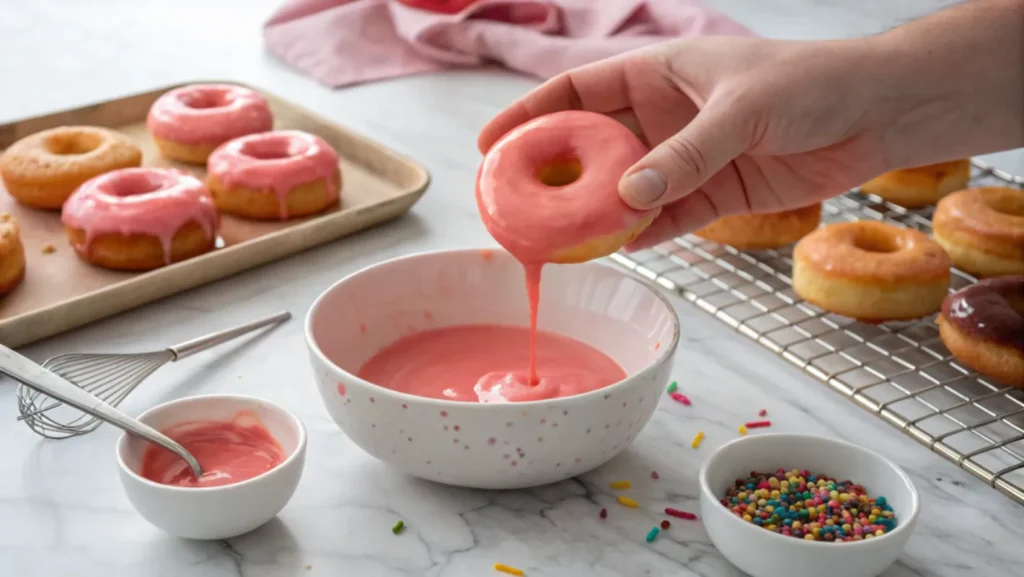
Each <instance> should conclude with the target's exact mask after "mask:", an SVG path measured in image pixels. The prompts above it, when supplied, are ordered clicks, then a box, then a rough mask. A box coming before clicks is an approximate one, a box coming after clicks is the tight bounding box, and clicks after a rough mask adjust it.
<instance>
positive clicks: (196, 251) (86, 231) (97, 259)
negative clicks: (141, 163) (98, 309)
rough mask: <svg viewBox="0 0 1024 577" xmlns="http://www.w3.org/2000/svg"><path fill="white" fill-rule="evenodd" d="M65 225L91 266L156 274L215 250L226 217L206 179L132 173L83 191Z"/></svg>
mask: <svg viewBox="0 0 1024 577" xmlns="http://www.w3.org/2000/svg"><path fill="white" fill-rule="evenodd" d="M61 220H62V221H63V222H64V226H65V228H66V229H67V233H68V239H69V240H70V242H71V246H72V247H74V249H75V252H76V253H78V256H79V257H81V258H82V259H83V260H85V261H86V262H89V263H92V264H94V265H97V266H101V267H105V268H110V269H118V270H133V271H142V270H151V269H155V268H159V267H161V266H164V265H168V264H171V263H173V262H178V261H181V260H185V259H188V258H192V257H194V256H197V255H200V254H202V253H204V252H207V251H209V250H211V249H212V248H213V247H214V245H215V243H216V240H217V229H218V228H219V226H220V217H219V216H218V214H217V209H216V207H215V206H214V205H213V200H211V199H210V194H209V190H207V188H206V185H204V184H203V182H202V181H201V180H199V179H198V178H196V177H195V176H192V175H191V174H189V173H187V172H185V171H182V170H178V169H174V168H126V169H122V170H118V171H114V172H110V173H107V174H104V175H101V176H98V177H96V178H94V179H92V180H90V181H88V182H86V183H85V184H83V185H82V186H81V187H79V189H78V190H76V191H75V193H74V194H73V195H71V198H69V199H68V201H67V203H65V204H64V211H63V213H62V215H61Z"/></svg>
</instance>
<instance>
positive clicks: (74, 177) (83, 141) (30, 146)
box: [0, 126, 142, 210]
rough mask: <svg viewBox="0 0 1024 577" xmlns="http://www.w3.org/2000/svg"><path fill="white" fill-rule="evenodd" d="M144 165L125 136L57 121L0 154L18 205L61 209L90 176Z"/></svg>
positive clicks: (6, 182)
mask: <svg viewBox="0 0 1024 577" xmlns="http://www.w3.org/2000/svg"><path fill="white" fill-rule="evenodd" d="M141 164H142V150H141V149H139V147H138V146H135V144H133V143H132V141H131V140H129V139H128V137H127V136H125V135H123V134H121V133H120V132H116V131H114V130H110V129H108V128H100V127H96V126H59V127H57V128H51V129H49V130H44V131H42V132H37V133H35V134H32V135H29V136H26V137H25V138H22V139H21V140H19V141H17V142H15V143H14V144H12V145H11V146H10V147H9V148H8V149H7V150H6V151H5V152H4V153H3V156H0V175H2V177H3V181H4V186H5V187H6V188H7V192H9V193H11V196H13V197H14V198H15V199H17V201H18V202H20V203H21V204H24V205H26V206H31V207H34V208H42V209H49V210H59V209H60V207H61V206H62V205H63V204H64V201H66V200H67V199H68V197H69V196H71V193H72V192H74V191H75V189H76V188H78V186H79V185H81V184H82V183H83V182H85V181H87V180H89V179H90V178H92V177H94V176H97V175H100V174H103V173H104V172H110V171H111V170H117V169H118V168H128V167H132V166H139V165H141Z"/></svg>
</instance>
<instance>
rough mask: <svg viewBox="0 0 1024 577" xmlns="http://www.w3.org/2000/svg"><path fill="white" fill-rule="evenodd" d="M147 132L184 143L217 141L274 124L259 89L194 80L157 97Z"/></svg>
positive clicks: (262, 130)
mask: <svg viewBox="0 0 1024 577" xmlns="http://www.w3.org/2000/svg"><path fill="white" fill-rule="evenodd" d="M146 127H147V128H148V129H149V132H150V133H151V134H152V135H153V136H155V137H157V138H161V139H164V140H171V141H174V142H182V143H186V144H217V143H221V142H224V141H226V140H230V139H232V138H235V137H238V136H243V135H246V134H253V133H256V132H265V131H267V130H270V129H272V128H273V127H274V118H273V115H272V114H271V112H270V106H269V105H268V104H267V101H266V100H265V99H264V98H263V96H261V95H260V94H259V93H258V92H255V91H252V90H249V89H248V88H242V87H241V86H232V85H229V84H194V85H191V86H183V87H181V88H176V89H174V90H171V91H169V92H167V93H165V94H163V95H162V96H160V98H158V99H157V100H156V102H154V103H153V106H152V107H150V109H149V115H148V116H147V117H146Z"/></svg>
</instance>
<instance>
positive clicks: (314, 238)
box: [0, 81, 430, 347]
mask: <svg viewBox="0 0 1024 577" xmlns="http://www.w3.org/2000/svg"><path fill="white" fill-rule="evenodd" d="M202 82H204V83H205V82H208V81H202ZM209 82H218V83H222V82H223V83H229V84H236V85H240V86H245V85H244V84H240V83H237V82H230V81H209ZM185 84H192V83H191V82H190V83H182V84H175V85H173V86H167V87H165V88H161V89H159V90H153V91H150V92H145V93H142V94H135V95H132V96H126V97H123V98H116V99H113V100H107V101H104V102H99V103H96V104H91V105H88V106H82V107H80V108H75V109H73V110H66V111H63V112H57V113H54V114H48V115H46V116H39V117H35V118H29V119H25V120H19V121H16V122H11V123H8V124H4V125H0V150H2V149H4V148H6V147H8V146H10V145H11V144H12V143H14V142H15V141H17V140H19V139H21V138H23V137H25V136H28V135H30V134H33V133H35V132H39V131H41V130H45V129H48V128H53V127H56V126H63V125H92V126H104V127H108V128H113V129H116V130H119V131H121V132H123V133H125V134H126V135H128V136H129V137H130V138H131V139H132V140H133V141H134V142H135V144H137V145H138V146H139V147H141V148H142V151H143V166H173V167H177V168H181V169H184V170H188V171H190V172H192V173H194V174H196V175H197V176H199V177H201V178H205V176H206V170H205V168H204V167H198V166H193V165H186V164H180V163H176V162H174V161H170V160H167V159H165V158H163V157H161V156H160V154H159V153H158V152H157V150H156V147H155V145H154V144H153V141H152V139H151V138H150V136H149V133H148V131H147V130H146V114H147V113H148V112H149V107H150V105H152V104H153V102H154V101H155V100H156V99H157V98H158V97H159V96H160V95H161V94H163V93H164V92H166V91H168V90H171V89H173V88H177V87H178V86H183V85H185ZM250 88H252V89H253V90H257V91H258V92H260V93H261V94H263V95H264V96H265V97H266V99H267V101H268V103H269V104H270V108H271V110H272V111H273V113H274V128H275V129H296V130H303V131H306V132H310V133H313V134H316V135H319V136H320V137H321V138H323V139H324V140H326V141H327V142H328V143H330V144H331V145H332V146H333V147H334V148H335V149H336V150H337V151H338V156H339V157H340V159H341V160H340V166H341V171H342V192H341V197H342V199H341V203H340V204H339V205H338V206H336V207H335V208H333V209H330V210H328V211H327V212H324V213H320V214H318V215H314V216H310V217H306V218H301V219H294V220H290V221H285V222H280V221H274V222H266V221H253V220H246V219H241V218H237V217H233V216H230V215H223V217H222V219H223V220H222V225H221V230H220V234H219V238H218V239H217V248H216V249H214V250H213V251H211V252H209V253H206V254H204V255H201V256H198V257H195V258H192V259H189V260H185V261H182V262H178V263H175V264H172V265H169V266H166V267H163V268H159V269H156V270H153V271H149V272H144V273H130V272H118V271H111V270H106V269H102V268H99V267H95V266H92V265H89V264H88V263H85V262H84V261H82V260H81V259H79V258H78V257H77V256H76V255H75V252H74V250H73V249H72V248H71V246H70V245H69V244H68V241H67V237H66V233H65V231H64V227H63V225H62V224H61V222H60V214H59V212H52V211H40V210H35V209H31V208H28V207H24V206H21V205H20V204H18V203H17V202H16V201H15V200H14V199H13V198H12V197H11V196H10V195H9V194H7V192H6V191H5V190H2V188H3V185H2V183H0V212H8V213H11V214H13V215H14V216H15V218H17V219H18V221H19V222H20V224H21V229H22V240H23V242H24V244H25V253H26V254H25V256H26V260H27V261H28V262H27V271H26V275H25V280H24V282H23V283H22V284H21V286H19V287H18V288H17V289H15V290H14V291H13V292H12V293H10V294H8V295H7V296H5V297H3V298H0V344H4V345H6V346H8V347H18V346H22V345H26V344H28V343H32V342H34V341H37V340H40V339H43V338H46V337H50V336H53V335H56V334H58V333H61V332H64V331H68V330H70V329H73V328H76V327H79V326H82V325H85V324H87V323H90V322H93V321H96V320H99V319H102V318H105V317H109V316H112V315H115V314H117V313H120V312H124V311H126V310H129V309H132V308H135V307H138V306H140V305H143V304H146V303H149V302H152V301H155V300H158V299H161V298H164V297H167V296H170V295H173V294H176V293H180V292H183V291H186V290H188V289H191V288H194V287H197V286H200V285H203V284H206V283H210V282H213V281H215V280H218V279H221V278H224V277H227V276H230V275H233V274H236V273H238V272H241V271H244V270H247V269H250V268H253V267H256V266H259V265H262V264H265V263H268V262H271V261H274V260H278V259H281V258H284V257H286V256H289V255H292V254H295V253H298V252H300V251H303V250H306V249H308V248H311V247H314V246H317V245H321V244H324V243H327V242H330V241H332V240H335V239H337V238H340V237H343V236H345V235H348V234H352V233H354V232H356V231H359V230H363V229H365V228H368V227H371V226H374V225H376V224H379V223H381V222H384V221H387V220H390V219H393V218H395V217H398V216H400V215H402V214H403V213H405V212H406V211H408V210H409V209H410V208H411V207H412V205H413V204H415V203H416V201H417V200H419V198H420V197H421V196H422V195H423V192H424V191H425V190H426V188H427V185H428V184H429V182H430V175H429V174H428V172H427V170H426V169H425V168H424V167H423V166H422V165H420V164H418V163H416V162H414V161H413V160H410V159H408V158H406V157H404V156H402V155H400V154H398V153H396V152H394V151H392V150H390V149H388V148H387V147H385V146H383V145H381V144H379V143H377V142H374V141H373V140H370V139H369V138H366V137H364V136H361V135H359V134H356V133H354V132H352V131H351V130H349V129H347V128H345V127H344V126H341V125H339V124H336V123H334V122H332V121H330V120H327V119H325V118H323V117H321V116H318V115H316V114H314V113H312V112H310V111H308V110H306V109H304V108H302V107H299V106H297V105H295V104H293V103H291V102H288V101H286V100H284V99H282V98H279V97H277V96H275V95H273V94H271V93H269V92H267V91H266V90H263V89H261V88H257V87H251V86H250ZM46 245H52V246H54V247H56V248H57V250H56V252H54V253H52V254H46V253H44V252H43V247H44V246H46Z"/></svg>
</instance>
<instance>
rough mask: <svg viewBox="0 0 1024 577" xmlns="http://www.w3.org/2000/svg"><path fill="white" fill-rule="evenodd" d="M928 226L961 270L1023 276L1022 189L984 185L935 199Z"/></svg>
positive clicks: (1023, 224) (974, 273) (1023, 204)
mask: <svg viewBox="0 0 1024 577" xmlns="http://www.w3.org/2000/svg"><path fill="white" fill-rule="evenodd" d="M932 230H933V232H934V236H935V241H936V242H938V243H939V244H941V245H942V248H944V249H946V252H947V253H949V256H950V258H952V259H953V264H955V265H956V267H957V268H959V269H961V270H964V271H967V272H969V273H971V274H973V275H976V276H981V277H991V276H1001V275H1024V190H1021V189H1018V188H1008V187H1003V186H986V187H981V188H968V189H966V190H961V191H960V192H956V193H953V194H951V195H949V196H947V197H946V198H944V199H942V200H941V201H939V206H938V208H936V209H935V215H934V216H933V217H932Z"/></svg>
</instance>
